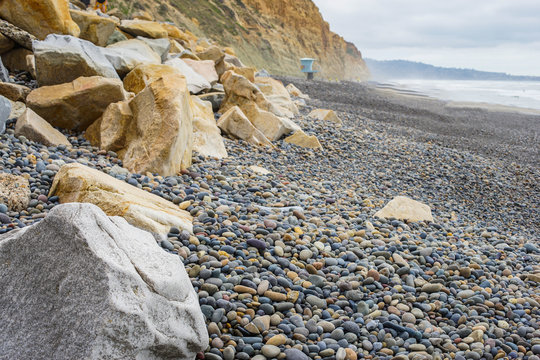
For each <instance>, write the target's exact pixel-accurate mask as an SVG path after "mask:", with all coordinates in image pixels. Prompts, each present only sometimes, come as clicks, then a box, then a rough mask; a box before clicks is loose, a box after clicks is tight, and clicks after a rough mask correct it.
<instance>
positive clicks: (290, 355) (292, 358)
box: [285, 349, 309, 360]
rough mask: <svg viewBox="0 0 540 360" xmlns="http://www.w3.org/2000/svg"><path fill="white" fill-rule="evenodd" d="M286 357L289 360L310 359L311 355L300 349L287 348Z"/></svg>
mask: <svg viewBox="0 0 540 360" xmlns="http://www.w3.org/2000/svg"><path fill="white" fill-rule="evenodd" d="M285 358H286V359H287V360H309V357H308V356H307V355H306V354H304V353H303V352H302V351H300V350H298V349H287V350H285Z"/></svg>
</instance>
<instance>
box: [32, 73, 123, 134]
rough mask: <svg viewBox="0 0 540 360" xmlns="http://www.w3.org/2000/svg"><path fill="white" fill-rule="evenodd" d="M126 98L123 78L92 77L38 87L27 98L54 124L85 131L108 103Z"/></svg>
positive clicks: (36, 109)
mask: <svg viewBox="0 0 540 360" xmlns="http://www.w3.org/2000/svg"><path fill="white" fill-rule="evenodd" d="M126 97H127V93H126V92H125V91H124V87H123V85H122V81H121V80H120V79H110V78H104V77H101V76H91V77H80V78H78V79H75V80H74V81H73V82H70V83H66V84H60V85H52V86H42V87H40V88H37V89H35V90H33V91H32V92H31V93H30V94H29V95H28V97H27V98H26V105H27V106H28V107H29V108H31V109H32V110H34V111H35V112H36V113H37V114H38V115H40V116H41V117H42V118H44V119H45V120H47V121H48V122H49V123H50V124H51V125H53V126H56V127H59V128H63V129H69V130H75V131H82V130H85V129H86V128H87V127H88V126H90V125H91V124H92V123H93V122H94V121H95V120H97V119H98V118H99V117H100V116H101V115H102V114H103V112H104V111H105V109H106V108H107V106H109V104H111V103H113V102H118V101H122V100H126Z"/></svg>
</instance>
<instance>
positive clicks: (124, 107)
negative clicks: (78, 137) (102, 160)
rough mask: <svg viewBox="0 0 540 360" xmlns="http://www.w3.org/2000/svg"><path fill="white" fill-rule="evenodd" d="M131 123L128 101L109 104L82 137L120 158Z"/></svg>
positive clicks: (131, 117)
mask: <svg viewBox="0 0 540 360" xmlns="http://www.w3.org/2000/svg"><path fill="white" fill-rule="evenodd" d="M132 121H133V112H132V111H131V108H130V107H129V102H128V101H119V102H116V103H112V104H110V105H109V106H108V107H107V109H106V110H105V112H104V113H103V115H102V116H101V117H100V118H99V119H98V120H96V121H94V123H93V124H92V125H90V126H89V127H88V129H86V132H85V133H84V137H85V138H86V139H87V140H88V141H90V143H91V144H92V145H94V146H96V147H98V148H100V149H103V150H107V151H114V152H116V153H117V154H118V156H120V158H121V157H122V155H123V151H125V150H124V149H125V148H126V140H127V131H128V129H129V127H130V126H131V122H132Z"/></svg>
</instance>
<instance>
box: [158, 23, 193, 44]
mask: <svg viewBox="0 0 540 360" xmlns="http://www.w3.org/2000/svg"><path fill="white" fill-rule="evenodd" d="M161 26H162V27H163V28H164V29H165V30H166V31H167V35H168V36H169V37H170V38H173V39H177V40H182V41H186V42H188V43H189V42H190V41H191V40H197V38H196V37H195V36H194V35H193V34H191V33H188V32H184V31H182V30H180V29H179V28H177V27H176V26H174V25H171V24H166V23H163V24H161Z"/></svg>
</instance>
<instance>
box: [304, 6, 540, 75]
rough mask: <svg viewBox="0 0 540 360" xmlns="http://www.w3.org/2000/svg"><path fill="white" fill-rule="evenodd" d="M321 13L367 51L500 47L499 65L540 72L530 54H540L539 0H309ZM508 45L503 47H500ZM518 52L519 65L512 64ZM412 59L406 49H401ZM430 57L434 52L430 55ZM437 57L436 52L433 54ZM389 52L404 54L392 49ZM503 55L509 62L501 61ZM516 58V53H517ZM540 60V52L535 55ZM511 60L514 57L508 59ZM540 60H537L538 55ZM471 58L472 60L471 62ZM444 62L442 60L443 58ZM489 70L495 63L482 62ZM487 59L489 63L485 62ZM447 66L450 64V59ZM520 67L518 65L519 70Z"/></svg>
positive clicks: (470, 52)
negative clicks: (311, 0) (521, 62)
mask: <svg viewBox="0 0 540 360" xmlns="http://www.w3.org/2000/svg"><path fill="white" fill-rule="evenodd" d="M314 2H315V4H316V5H317V6H318V7H319V9H320V10H321V13H322V14H323V17H324V18H325V19H326V20H327V21H328V22H329V23H330V27H331V28H332V30H333V31H336V32H337V33H339V34H340V35H342V36H343V37H345V39H347V40H349V41H352V42H354V43H355V44H356V45H357V46H358V48H359V49H360V50H362V52H363V53H365V54H366V55H367V56H368V57H369V56H370V53H374V54H382V53H385V52H386V53H388V54H390V51H391V50H392V49H394V50H396V49H402V50H403V49H415V51H416V53H418V54H420V53H425V54H429V53H433V52H435V53H436V52H438V51H440V52H441V54H442V53H444V54H448V51H450V50H451V49H454V51H464V52H466V53H467V55H468V56H470V57H471V63H475V62H476V58H478V59H480V58H485V56H482V55H481V54H478V55H477V56H476V55H475V52H474V49H478V51H480V50H482V51H484V52H486V51H487V52H489V53H490V54H493V53H496V52H495V50H496V51H499V57H500V59H498V60H497V62H498V63H499V66H500V68H499V70H496V71H505V72H511V71H512V72H516V71H518V72H519V73H524V72H527V73H530V74H532V73H534V74H540V64H539V65H536V68H535V65H534V62H533V61H531V59H530V57H531V56H537V55H538V54H540V45H539V42H538V41H539V40H540V1H538V0H474V1H471V0H452V1H434V0H407V1H403V0H314ZM505 49H508V50H505ZM510 51H512V52H515V51H517V52H518V53H522V57H523V64H524V65H525V64H527V66H526V67H527V69H524V66H521V67H519V66H517V65H518V64H516V61H517V62H519V56H516V54H515V53H512V54H510V53H507V52H510ZM405 52H406V53H408V54H406V55H407V56H408V57H409V58H412V60H415V59H416V60H417V61H422V59H421V58H418V56H417V57H416V58H415V57H414V54H412V55H411V51H405ZM432 57H433V56H432ZM435 57H436V56H435ZM389 58H405V56H400V54H399V53H396V54H395V55H394V56H390V57H389ZM505 58H508V59H507V61H508V62H509V63H508V64H507V66H505V64H504V61H505ZM516 58H517V59H516ZM536 59H537V60H540V58H538V57H537V58H536ZM510 62H513V63H512V64H511V63H510ZM537 62H538V63H540V61H537ZM475 64H476V63H475ZM443 65H444V66H447V65H446V64H443ZM485 65H486V66H482V67H483V68H484V69H488V68H489V70H492V69H493V68H494V67H495V66H494V64H491V65H490V64H485ZM488 65H489V66H488ZM448 66H452V65H451V64H450V65H448ZM520 69H521V70H520Z"/></svg>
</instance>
